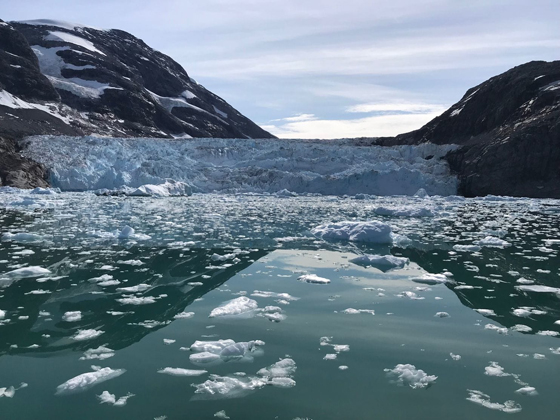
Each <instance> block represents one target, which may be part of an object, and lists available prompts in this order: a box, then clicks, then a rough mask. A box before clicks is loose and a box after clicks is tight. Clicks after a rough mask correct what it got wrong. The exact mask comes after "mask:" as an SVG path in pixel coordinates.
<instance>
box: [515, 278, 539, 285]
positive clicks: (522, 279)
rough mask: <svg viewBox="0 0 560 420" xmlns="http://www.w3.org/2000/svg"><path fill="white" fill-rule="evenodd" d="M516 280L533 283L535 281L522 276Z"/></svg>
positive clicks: (520, 282) (521, 282)
mask: <svg viewBox="0 0 560 420" xmlns="http://www.w3.org/2000/svg"><path fill="white" fill-rule="evenodd" d="M516 282H517V283H519V284H533V283H534V282H535V281H534V280H529V279H526V278H524V277H521V278H519V279H517V280H516Z"/></svg>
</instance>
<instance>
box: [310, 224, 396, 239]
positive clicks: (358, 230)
mask: <svg viewBox="0 0 560 420" xmlns="http://www.w3.org/2000/svg"><path fill="white" fill-rule="evenodd" d="M311 233H313V234H314V235H315V236H318V237H320V238H322V239H324V240H342V241H351V242H367V243H377V244H390V243H392V242H393V238H392V236H391V226H389V225H388V224H385V223H382V222H378V221H369V222H352V221H344V222H338V223H331V224H327V225H320V226H317V227H316V228H314V229H312V230H311Z"/></svg>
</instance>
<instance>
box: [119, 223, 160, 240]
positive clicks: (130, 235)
mask: <svg viewBox="0 0 560 420" xmlns="http://www.w3.org/2000/svg"><path fill="white" fill-rule="evenodd" d="M116 237H117V239H136V240H139V241H145V240H147V239H150V238H151V237H150V236H148V235H144V234H142V233H136V231H135V230H134V229H133V228H131V227H130V226H125V227H124V228H123V229H122V230H121V231H120V232H119V233H118V234H117V235H116Z"/></svg>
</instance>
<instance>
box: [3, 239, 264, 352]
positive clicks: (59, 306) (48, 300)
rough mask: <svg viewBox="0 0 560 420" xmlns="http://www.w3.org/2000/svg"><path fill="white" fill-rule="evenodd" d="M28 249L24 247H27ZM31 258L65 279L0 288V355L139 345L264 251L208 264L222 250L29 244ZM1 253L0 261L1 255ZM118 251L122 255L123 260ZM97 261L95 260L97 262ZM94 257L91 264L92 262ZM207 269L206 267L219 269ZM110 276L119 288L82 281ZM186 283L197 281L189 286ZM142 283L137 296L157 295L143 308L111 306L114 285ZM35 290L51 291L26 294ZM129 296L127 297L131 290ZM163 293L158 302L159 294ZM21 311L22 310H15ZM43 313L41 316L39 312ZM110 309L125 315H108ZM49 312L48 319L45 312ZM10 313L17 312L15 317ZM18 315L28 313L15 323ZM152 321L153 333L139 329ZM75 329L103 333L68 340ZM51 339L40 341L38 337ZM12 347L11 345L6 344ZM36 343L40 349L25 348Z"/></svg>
mask: <svg viewBox="0 0 560 420" xmlns="http://www.w3.org/2000/svg"><path fill="white" fill-rule="evenodd" d="M28 248H29V247H28ZM33 250H34V251H35V253H36V254H35V255H33V256H32V257H33V261H29V263H30V265H39V264H40V265H42V266H44V267H47V266H48V267H49V268H50V269H51V270H52V271H53V275H55V276H66V277H63V278H60V279H58V280H56V281H47V282H44V283H37V282H36V281H35V280H34V279H22V280H19V281H17V282H14V283H13V284H11V285H10V286H9V287H7V288H6V289H3V290H2V293H3V295H4V297H3V298H2V299H1V300H0V305H1V309H3V310H5V311H6V313H7V316H6V317H7V318H11V319H10V322H9V323H6V324H5V325H3V326H0V331H1V333H2V335H1V338H0V355H2V354H5V353H10V354H21V353H32V354H37V353H49V352H54V351H60V350H68V349H72V350H74V351H82V350H86V349H88V348H94V347H98V346H99V345H102V344H107V346H108V347H110V348H112V349H114V350H118V349H122V348H124V347H127V346H130V345H131V344H133V343H135V342H137V341H139V340H141V339H142V338H143V337H144V336H145V335H147V334H149V333H150V332H151V331H155V330H157V329H159V328H161V327H162V326H164V325H166V324H168V323H169V322H171V321H173V319H174V318H173V317H174V316H175V315H176V314H178V313H180V312H182V311H183V310H184V309H185V307H187V306H188V305H190V304H191V303H192V302H193V301H194V300H195V299H197V298H199V297H202V296H203V295H205V294H206V293H208V292H209V291H211V290H213V289H215V288H217V287H219V286H220V285H222V284H223V283H225V282H226V281H227V280H228V279H230V278H231V277H233V276H234V275H236V274H237V273H238V272H240V271H241V270H243V269H245V268H247V267H248V266H249V265H251V264H252V262H253V261H255V260H257V259H259V258H261V257H263V256H264V255H266V254H267V253H268V252H269V251H252V252H247V253H245V254H242V255H238V257H237V259H228V260H226V261H213V260H212V258H211V256H212V254H214V252H217V253H221V254H225V252H224V251H223V250H205V249H192V250H185V249H183V250H181V249H167V248H161V249H160V248H136V247H135V248H131V249H126V250H125V249H123V248H122V247H117V246H114V247H112V248H111V249H106V248H104V249H90V250H89V251H91V254H87V255H80V250H70V249H59V250H52V249H51V250H41V249H40V248H39V247H37V248H35V247H33ZM5 253H6V250H2V252H1V253H0V257H4V256H5ZM123 253H126V255H124V256H123ZM100 257H102V261H103V263H101V262H99V261H100V260H101V258H100ZM92 260H93V262H92ZM130 260H138V261H142V262H143V264H142V265H138V266H135V265H130V264H126V263H124V262H123V261H130ZM102 265H111V266H114V267H115V268H117V269H115V270H112V271H107V270H101V269H100V268H101V266H102ZM218 266H221V267H220V268H219V269H217V268H210V267H218ZM102 274H109V275H111V276H113V278H114V279H115V280H119V281H120V282H121V283H120V284H118V285H114V286H107V287H100V286H99V285H98V284H96V283H95V282H91V281H88V280H89V279H91V278H93V277H98V276H100V275H102ZM189 282H200V283H202V285H200V286H190V285H188V283H189ZM141 283H144V284H148V285H149V286H150V288H149V289H147V290H145V291H143V292H140V293H135V294H134V295H135V296H139V297H150V296H152V297H156V298H157V299H156V301H155V303H151V304H147V305H124V304H121V303H120V302H117V301H116V299H119V298H121V297H122V296H123V293H122V292H117V290H116V289H117V288H119V287H131V286H135V285H138V284H141ZM37 289H42V290H48V291H51V292H52V293H51V294H39V295H34V294H29V292H31V291H33V290H37ZM129 295H132V293H129ZM161 295H164V296H163V297H160V296H161ZM18 308H20V309H18ZM41 311H43V315H40V312H41ZM68 311H81V313H82V319H81V320H80V321H78V322H66V321H63V320H62V315H63V314H64V313H65V312H68ZM108 311H116V312H125V313H124V314H122V315H111V314H109V313H108ZM45 312H48V313H49V314H50V315H45V314H44V313H45ZM14 313H15V314H14ZM18 316H29V318H28V319H18ZM146 321H153V325H154V326H153V328H146V327H145V326H141V325H130V324H138V323H143V322H146ZM78 329H99V330H102V331H104V333H103V334H102V335H101V336H99V337H98V338H95V339H91V340H86V341H74V340H71V339H69V337H71V336H72V335H73V334H74V333H75V332H76V331H77V330H78ZM45 334H46V335H48V336H50V337H45V336H44V335H45ZM13 344H16V345H17V348H15V347H12V348H11V347H10V346H11V345H13ZM34 344H39V345H40V347H38V348H31V349H30V348H27V347H28V346H31V345H34Z"/></svg>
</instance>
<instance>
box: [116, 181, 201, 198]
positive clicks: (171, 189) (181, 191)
mask: <svg viewBox="0 0 560 420" xmlns="http://www.w3.org/2000/svg"><path fill="white" fill-rule="evenodd" d="M125 194H126V195H129V196H133V197H134V196H137V197H171V196H185V195H192V188H191V186H190V185H188V184H185V183H184V182H179V181H174V180H172V179H167V180H166V181H165V183H163V184H158V185H154V184H145V185H142V186H140V187H138V188H136V189H135V190H133V191H130V192H127V191H125Z"/></svg>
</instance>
